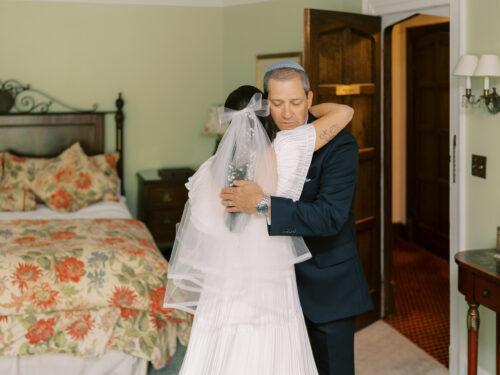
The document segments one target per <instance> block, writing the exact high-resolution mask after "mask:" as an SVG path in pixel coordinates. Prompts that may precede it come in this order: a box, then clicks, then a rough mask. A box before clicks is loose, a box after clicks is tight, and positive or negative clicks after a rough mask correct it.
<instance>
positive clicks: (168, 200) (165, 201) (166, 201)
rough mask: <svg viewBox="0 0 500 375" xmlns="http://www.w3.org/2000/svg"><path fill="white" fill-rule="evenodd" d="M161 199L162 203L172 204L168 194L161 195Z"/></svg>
mask: <svg viewBox="0 0 500 375" xmlns="http://www.w3.org/2000/svg"><path fill="white" fill-rule="evenodd" d="M161 199H162V201H163V203H168V202H172V196H171V195H170V193H169V192H165V193H163V197H162V198H161Z"/></svg>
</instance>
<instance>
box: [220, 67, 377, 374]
mask: <svg viewBox="0 0 500 375" xmlns="http://www.w3.org/2000/svg"><path fill="white" fill-rule="evenodd" d="M264 90H265V93H266V94H267V96H268V100H269V103H270V109H271V116H272V119H273V121H274V123H275V124H276V126H277V128H278V130H286V129H293V128H295V127H297V126H299V125H302V124H304V123H306V122H312V120H314V118H313V117H312V116H311V115H309V112H308V110H309V108H310V103H311V102H312V92H311V91H310V88H309V80H308V78H307V75H306V73H305V71H304V69H303V68H302V67H301V66H300V65H298V64H296V63H293V62H280V63H276V64H274V65H272V66H271V67H270V68H269V70H268V72H267V73H266V75H265V77H264ZM319 136H321V135H319ZM357 170H358V146H357V143H356V140H355V139H354V137H353V136H352V135H351V134H350V133H349V132H348V131H346V130H345V129H344V130H342V131H341V132H340V133H339V134H338V135H337V136H336V137H335V138H334V139H333V140H332V141H330V142H329V143H328V144H327V145H326V146H324V147H323V148H321V149H319V150H318V151H316V152H315V153H314V155H313V159H312V162H311V166H310V168H309V171H308V174H307V179H306V181H305V184H304V190H303V192H302V195H301V197H300V200H299V201H297V202H293V201H292V200H290V199H287V198H280V197H266V196H265V195H264V194H263V192H262V190H261V189H260V187H259V186H258V185H257V184H255V183H253V182H249V181H244V182H239V183H237V186H238V187H237V188H231V189H225V190H223V191H222V193H221V198H222V200H223V204H225V205H228V206H230V207H228V208H227V210H228V211H230V212H246V213H255V212H257V213H263V214H267V216H268V223H269V234H270V235H271V236H283V235H284V236H303V237H304V240H305V242H306V244H307V246H308V248H309V250H310V252H311V254H312V258H311V259H309V260H308V261H306V262H303V263H299V264H297V265H296V267H295V269H296V274H297V284H298V290H299V296H300V301H301V305H302V310H303V311H304V315H305V317H306V325H307V329H308V333H309V339H310V341H311V347H312V349H313V354H314V359H315V361H316V366H317V367H318V371H319V373H320V374H321V375H353V374H354V321H355V317H356V315H359V314H362V313H364V312H367V311H369V310H371V309H372V308H373V305H372V301H371V297H370V294H369V289H368V285H367V283H366V279H365V276H364V273H363V269H362V266H361V262H360V259H359V256H358V253H357V249H356V227H355V222H354V195H355V190H356V180H357Z"/></svg>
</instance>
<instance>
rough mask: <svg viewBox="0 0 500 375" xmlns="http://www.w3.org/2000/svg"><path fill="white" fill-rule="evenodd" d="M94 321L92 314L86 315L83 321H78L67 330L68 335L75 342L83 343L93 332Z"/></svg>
mask: <svg viewBox="0 0 500 375" xmlns="http://www.w3.org/2000/svg"><path fill="white" fill-rule="evenodd" d="M93 326H94V321H93V320H92V317H91V316H90V314H85V315H84V316H83V318H82V319H77V320H75V321H74V322H73V323H71V324H70V326H69V327H68V329H67V332H68V335H70V336H71V337H72V338H73V339H74V340H77V341H81V340H83V339H84V338H85V336H87V334H88V333H89V332H90V331H91V330H92V327H93Z"/></svg>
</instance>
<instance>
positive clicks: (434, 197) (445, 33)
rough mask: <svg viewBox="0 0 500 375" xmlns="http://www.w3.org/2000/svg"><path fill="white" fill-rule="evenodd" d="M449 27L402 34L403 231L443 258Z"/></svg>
mask: <svg viewBox="0 0 500 375" xmlns="http://www.w3.org/2000/svg"><path fill="white" fill-rule="evenodd" d="M449 41H450V33H449V24H447V23H446V24H440V25H435V26H425V27H418V28H413V29H408V70H407V71H408V132H407V145H408V158H407V161H408V189H407V192H408V193H407V194H408V196H407V198H408V202H407V207H408V227H409V230H410V234H411V239H412V240H413V241H414V242H416V243H418V244H420V245H421V246H423V247H425V248H426V249H428V250H430V251H432V252H433V253H435V254H436V255H439V256H441V257H443V258H445V259H448V258H449V241H450V237H449V228H450V221H449V191H450V182H449V168H448V166H449V161H450V156H449V155H450V153H449V91H450V81H449V43H450V42H449Z"/></svg>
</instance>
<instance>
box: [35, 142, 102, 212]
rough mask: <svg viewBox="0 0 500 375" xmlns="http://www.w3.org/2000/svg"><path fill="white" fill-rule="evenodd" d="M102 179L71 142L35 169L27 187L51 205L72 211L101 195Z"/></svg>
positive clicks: (100, 173) (61, 210)
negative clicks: (37, 171) (38, 169)
mask: <svg viewBox="0 0 500 375" xmlns="http://www.w3.org/2000/svg"><path fill="white" fill-rule="evenodd" d="M105 180H106V176H105V175H104V174H103V173H102V172H100V171H99V170H98V169H97V168H96V167H95V166H94V165H93V163H92V162H91V161H90V160H89V158H88V157H87V155H85V153H84V152H83V150H82V148H81V147H80V144H79V143H75V144H74V145H73V146H71V147H70V148H68V149H67V150H66V151H64V152H63V153H62V154H61V155H59V156H58V157H57V158H55V159H54V161H52V162H51V163H49V164H48V165H47V166H46V167H45V168H44V169H42V170H41V171H40V172H39V173H37V175H36V176H35V178H34V180H33V181H32V182H31V190H32V191H33V192H34V193H35V194H36V195H37V196H38V197H39V198H40V199H41V200H42V201H43V202H45V204H46V205H47V206H48V207H50V208H51V209H53V210H55V211H59V212H74V211H78V210H80V209H82V208H84V207H87V206H89V205H90V204H92V203H95V202H97V201H99V200H101V199H102V197H103V191H104V190H105V189H104V184H105V182H104V181H105Z"/></svg>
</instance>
